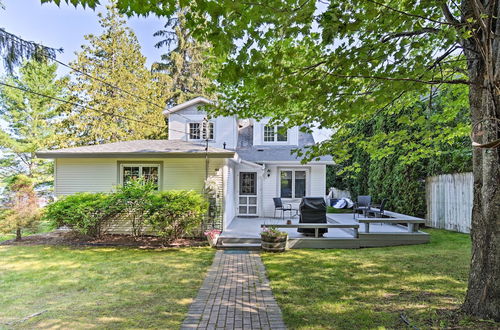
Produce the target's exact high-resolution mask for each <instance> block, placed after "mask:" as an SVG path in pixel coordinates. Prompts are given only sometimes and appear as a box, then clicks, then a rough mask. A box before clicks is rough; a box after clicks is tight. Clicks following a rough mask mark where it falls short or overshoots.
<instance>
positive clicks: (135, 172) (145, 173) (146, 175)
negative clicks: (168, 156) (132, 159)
mask: <svg viewBox="0 0 500 330" xmlns="http://www.w3.org/2000/svg"><path fill="white" fill-rule="evenodd" d="M159 176H160V165H156V164H144V165H142V164H123V165H122V166H121V179H122V184H123V185H125V184H127V183H128V182H130V181H132V180H137V179H144V180H146V181H149V182H152V183H154V184H155V185H156V187H157V189H158V183H159Z"/></svg>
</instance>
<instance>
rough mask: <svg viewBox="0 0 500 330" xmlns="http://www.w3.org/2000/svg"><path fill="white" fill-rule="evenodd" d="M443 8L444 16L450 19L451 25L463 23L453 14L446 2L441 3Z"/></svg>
mask: <svg viewBox="0 0 500 330" xmlns="http://www.w3.org/2000/svg"><path fill="white" fill-rule="evenodd" d="M441 10H442V11H443V15H444V18H446V20H447V21H448V23H449V24H451V25H455V26H456V25H461V23H460V21H459V20H458V19H456V18H455V16H453V14H452V13H451V11H450V8H449V7H448V6H447V5H446V3H445V2H443V3H442V4H441Z"/></svg>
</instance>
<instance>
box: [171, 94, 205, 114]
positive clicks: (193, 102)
mask: <svg viewBox="0 0 500 330" xmlns="http://www.w3.org/2000/svg"><path fill="white" fill-rule="evenodd" d="M199 103H203V104H212V103H213V102H212V101H210V100H209V99H207V98H205V97H203V96H198V97H195V98H194V99H192V100H189V101H186V102H184V103H181V104H178V105H176V106H174V107H171V108H170V109H167V110H164V111H163V114H164V115H169V114H171V113H174V112H176V111H179V110H182V109H186V108H189V107H192V106H193V105H196V104H199Z"/></svg>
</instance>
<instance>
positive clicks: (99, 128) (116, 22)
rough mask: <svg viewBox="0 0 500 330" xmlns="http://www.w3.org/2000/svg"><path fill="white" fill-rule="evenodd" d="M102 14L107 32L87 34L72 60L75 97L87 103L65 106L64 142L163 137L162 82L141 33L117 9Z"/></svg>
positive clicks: (101, 23)
mask: <svg viewBox="0 0 500 330" xmlns="http://www.w3.org/2000/svg"><path fill="white" fill-rule="evenodd" d="M98 16H99V23H100V25H101V27H102V29H103V32H102V34H100V35H99V36H95V35H87V36H85V39H86V40H87V41H88V43H89V44H88V45H83V46H82V51H81V52H80V53H78V54H77V59H76V61H75V62H74V63H72V64H71V66H72V67H74V68H75V69H77V70H78V71H77V72H76V73H77V76H76V79H75V81H74V82H72V83H71V84H70V90H71V93H72V96H73V97H74V98H75V99H78V103H79V104H83V105H85V106H86V107H78V106H68V107H66V109H67V110H66V111H67V114H66V115H67V118H66V119H65V120H64V122H63V125H62V128H61V132H62V133H64V134H63V136H64V140H65V141H66V143H67V144H68V145H88V144H100V143H107V142H116V141H127V140H134V139H144V138H158V137H161V136H164V135H165V134H166V129H165V128H164V126H165V125H164V123H165V121H164V118H163V115H162V111H161V110H162V109H163V106H162V105H159V104H158V103H160V104H162V103H161V100H158V98H157V96H158V95H159V94H160V91H159V89H160V88H159V87H160V86H159V85H158V84H156V83H155V82H154V81H153V78H152V75H151V73H150V72H149V71H148V69H147V68H146V58H145V57H144V56H143V55H142V54H141V49H140V45H139V43H138V41H137V37H136V36H135V34H134V32H133V31H132V30H131V29H130V28H128V27H126V25H125V24H126V22H125V20H124V19H123V16H122V15H120V14H119V13H118V11H117V9H116V7H114V6H108V7H107V12H106V14H104V15H103V14H102V13H99V15H98ZM96 78H97V79H96ZM127 118H132V120H130V119H127Z"/></svg>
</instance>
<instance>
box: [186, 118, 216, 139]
mask: <svg viewBox="0 0 500 330" xmlns="http://www.w3.org/2000/svg"><path fill="white" fill-rule="evenodd" d="M207 134H208V140H213V139H214V123H213V122H208V123H207V122H201V123H189V139H190V140H202V139H203V140H206V139H207Z"/></svg>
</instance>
